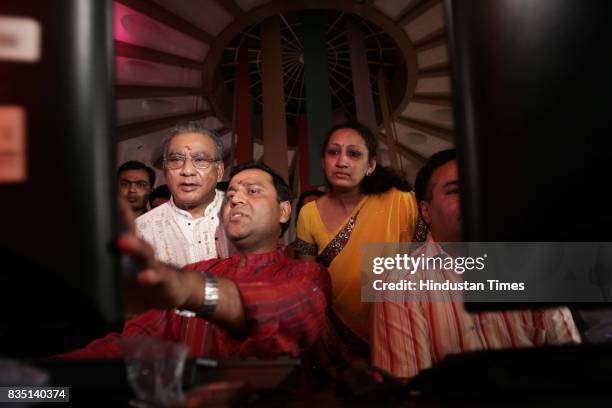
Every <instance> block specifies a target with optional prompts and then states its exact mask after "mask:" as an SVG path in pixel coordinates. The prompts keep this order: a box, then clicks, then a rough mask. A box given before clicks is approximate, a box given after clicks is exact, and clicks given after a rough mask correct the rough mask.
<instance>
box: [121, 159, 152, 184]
mask: <svg viewBox="0 0 612 408" xmlns="http://www.w3.org/2000/svg"><path fill="white" fill-rule="evenodd" d="M127 170H144V171H146V172H147V174H148V175H149V184H150V186H151V188H153V186H154V185H155V170H153V169H152V168H151V167H149V166H147V165H146V164H144V163H143V162H139V161H136V160H128V161H126V162H125V163H123V164H122V165H121V166H119V170H117V180H119V176H120V175H121V173H123V172H124V171H127Z"/></svg>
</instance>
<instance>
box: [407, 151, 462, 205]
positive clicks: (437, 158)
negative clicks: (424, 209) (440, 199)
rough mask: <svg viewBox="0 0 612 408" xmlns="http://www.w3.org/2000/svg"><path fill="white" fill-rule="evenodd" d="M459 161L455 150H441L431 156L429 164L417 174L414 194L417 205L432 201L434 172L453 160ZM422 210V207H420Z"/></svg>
mask: <svg viewBox="0 0 612 408" xmlns="http://www.w3.org/2000/svg"><path fill="white" fill-rule="evenodd" d="M456 159H457V153H456V151H455V149H448V150H441V151H439V152H437V153H434V154H433V155H431V157H430V158H429V159H428V160H427V163H425V165H424V166H423V167H421V170H419V172H418V173H417V176H416V179H415V180H414V194H415V196H416V199H417V203H420V202H421V201H429V200H431V191H429V189H428V186H429V180H431V176H432V175H433V173H434V171H436V169H437V168H438V167H441V166H443V165H445V164H446V163H448V162H449V161H451V160H456ZM419 208H420V206H419Z"/></svg>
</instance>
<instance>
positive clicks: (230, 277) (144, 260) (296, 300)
mask: <svg viewBox="0 0 612 408" xmlns="http://www.w3.org/2000/svg"><path fill="white" fill-rule="evenodd" d="M290 199H291V193H290V190H289V187H288V186H287V184H286V183H285V181H284V180H283V179H282V178H281V177H280V176H279V175H278V174H276V173H275V172H274V171H273V170H272V169H270V168H269V167H267V166H265V165H263V164H259V163H251V164H245V165H241V166H238V167H237V168H235V169H234V171H233V174H232V177H231V180H230V184H229V189H228V193H227V199H226V202H225V205H224V206H223V210H222V219H223V225H224V227H225V230H226V233H227V236H228V238H229V239H230V240H231V241H232V243H233V244H234V246H235V247H236V250H237V252H236V253H235V254H234V255H232V257H230V258H227V259H223V260H219V259H213V260H208V261H203V262H198V263H195V264H192V265H189V266H187V267H185V268H183V269H181V270H179V269H177V268H175V267H174V266H172V265H169V264H164V263H162V262H159V261H158V260H157V259H156V258H155V256H154V251H153V249H152V247H151V246H150V245H149V244H147V242H146V241H144V240H142V239H139V238H137V237H136V236H135V235H133V234H128V235H126V236H124V237H122V239H121V240H120V242H119V245H120V248H121V249H122V251H123V252H126V253H129V254H131V255H132V256H134V257H135V258H137V259H138V260H139V261H140V264H141V266H142V267H141V270H140V271H139V272H138V274H137V276H136V281H137V285H136V286H137V288H138V289H139V290H140V291H139V292H138V294H139V296H138V297H139V299H140V300H143V301H144V304H143V306H144V307H148V308H153V307H155V308H159V309H166V310H157V309H155V310H149V311H147V312H145V313H143V314H141V315H139V316H137V317H135V318H134V319H131V320H129V321H128V322H126V324H125V327H124V329H123V332H122V333H111V334H109V335H107V336H106V337H104V338H103V339H99V340H95V341H93V342H92V343H90V344H89V345H87V346H86V347H85V348H83V349H80V350H76V351H73V352H71V353H67V354H64V355H62V356H59V357H60V358H111V357H113V358H116V357H122V356H123V355H124V350H123V347H122V344H123V343H124V342H122V339H125V338H133V337H135V336H139V335H149V336H156V337H160V338H163V339H167V340H171V341H179V342H183V343H185V344H186V345H187V346H188V347H189V350H190V351H189V355H190V357H202V356H206V357H228V356H250V357H269V356H276V355H281V354H290V355H292V356H294V357H297V356H298V355H300V354H301V353H302V352H303V351H304V350H306V349H307V348H308V347H309V346H310V345H312V344H313V343H314V342H315V341H316V339H317V338H318V335H319V333H320V331H321V329H322V327H323V325H324V324H325V319H326V314H327V305H328V302H329V299H330V279H329V274H328V272H327V270H326V269H325V268H324V267H322V266H320V265H319V264H316V263H313V262H304V261H297V260H294V259H291V258H287V257H285V256H284V254H283V251H282V249H277V242H278V237H279V236H280V235H281V231H284V228H285V225H286V223H287V222H288V221H289V220H290V217H291V205H290ZM175 307H178V308H181V309H188V310H192V311H194V312H195V313H196V314H197V315H198V316H197V317H188V316H184V315H181V314H177V313H176V312H175V311H174V310H170V309H173V308H175Z"/></svg>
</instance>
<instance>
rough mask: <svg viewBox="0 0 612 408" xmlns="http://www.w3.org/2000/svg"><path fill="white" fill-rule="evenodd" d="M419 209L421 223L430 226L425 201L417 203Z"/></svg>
mask: <svg viewBox="0 0 612 408" xmlns="http://www.w3.org/2000/svg"><path fill="white" fill-rule="evenodd" d="M419 207H420V208H421V216H423V221H425V224H427V225H430V222H431V216H430V215H429V203H428V202H427V201H421V202H420V203H419Z"/></svg>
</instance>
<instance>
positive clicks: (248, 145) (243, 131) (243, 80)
mask: <svg viewBox="0 0 612 408" xmlns="http://www.w3.org/2000/svg"><path fill="white" fill-rule="evenodd" d="M250 86H251V84H250V81H249V50H248V49H247V46H246V43H245V42H243V43H242V44H241V45H240V47H239V48H238V65H237V66H236V91H235V95H236V100H235V106H236V110H235V112H236V122H235V123H236V135H237V137H236V163H237V164H240V163H246V162H250V161H251V160H253V132H252V115H253V110H252V101H251V89H250ZM232 164H233V163H232Z"/></svg>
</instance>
